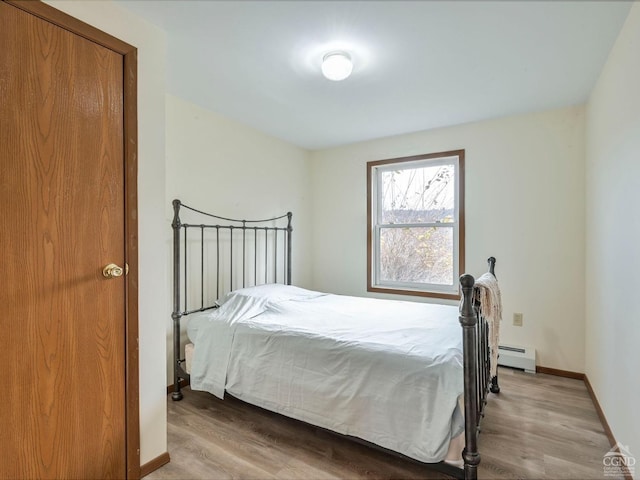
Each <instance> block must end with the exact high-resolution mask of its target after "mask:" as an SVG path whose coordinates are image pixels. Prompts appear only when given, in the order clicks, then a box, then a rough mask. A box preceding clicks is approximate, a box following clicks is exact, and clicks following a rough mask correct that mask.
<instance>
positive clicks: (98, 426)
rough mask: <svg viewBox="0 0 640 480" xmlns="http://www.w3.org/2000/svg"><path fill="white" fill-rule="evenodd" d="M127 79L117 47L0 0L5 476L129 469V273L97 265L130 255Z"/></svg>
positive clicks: (112, 474)
mask: <svg viewBox="0 0 640 480" xmlns="http://www.w3.org/2000/svg"><path fill="white" fill-rule="evenodd" d="M45 7H46V6H45ZM43 11H44V12H49V13H50V12H51V11H54V10H53V9H50V10H47V9H46V8H45V10H43ZM54 12H55V11H54ZM58 13H59V12H58ZM123 82H124V67H123V56H122V55H121V54H120V53H117V52H115V51H113V50H111V49H109V48H106V47H105V46H103V45H100V44H98V43H96V42H94V41H91V40H89V39H87V38H85V37H83V36H80V35H78V34H76V33H73V32H71V31H69V30H68V29H65V28H61V27H60V26H58V25H56V24H53V23H51V22H49V21H47V20H44V19H43V18H39V17H38V16H36V15H33V14H32V13H30V12H27V11H24V10H23V9H22V8H17V7H16V6H14V5H10V4H7V3H4V2H0V148H1V150H0V152H1V153H0V205H1V226H2V229H1V232H0V265H1V268H0V275H1V277H0V278H2V287H1V288H0V307H1V309H2V310H1V312H2V313H1V314H0V332H1V333H0V335H1V338H2V346H1V348H0V364H1V365H2V368H3V371H4V375H3V376H2V378H3V380H4V381H3V382H2V385H3V395H2V400H3V401H2V405H0V412H1V413H0V418H1V419H2V420H1V424H2V433H1V434H0V477H1V478H82V479H90V478H101V479H102V478H125V477H127V474H128V473H130V472H128V466H127V460H128V459H127V451H128V445H127V433H128V432H127V412H128V410H127V408H128V407H127V402H128V400H130V398H128V392H127V388H126V386H127V378H128V377H127V375H128V373H129V372H128V371H127V363H126V361H127V341H128V339H127V327H128V325H129V323H128V322H131V321H132V319H128V318H127V312H128V309H127V291H128V287H127V285H128V283H127V278H126V277H125V276H124V275H123V276H121V277H116V278H110V279H107V278H105V276H104V275H103V271H102V270H103V267H104V266H105V265H107V264H109V263H114V264H117V265H119V266H121V267H124V266H125V261H126V260H127V258H126V251H127V249H126V248H125V241H126V236H127V232H126V220H125V212H126V209H127V208H130V206H128V205H126V204H125V192H126V187H127V185H126V182H125V180H126V179H125V177H126V173H125V165H126V162H125V141H124V139H125V135H124V131H125V130H124V103H123V102H124V94H123V92H124V86H123ZM136 361H137V359H136ZM136 372H137V370H136ZM132 411H135V412H137V410H132ZM130 421H137V419H130ZM138 466H139V463H138Z"/></svg>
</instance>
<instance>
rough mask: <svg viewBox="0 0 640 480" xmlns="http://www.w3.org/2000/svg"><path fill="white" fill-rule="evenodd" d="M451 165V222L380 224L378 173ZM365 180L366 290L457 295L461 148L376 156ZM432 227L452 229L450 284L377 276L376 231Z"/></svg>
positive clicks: (461, 244) (461, 218)
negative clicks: (397, 156)
mask: <svg viewBox="0 0 640 480" xmlns="http://www.w3.org/2000/svg"><path fill="white" fill-rule="evenodd" d="M438 165H453V167H454V195H455V200H454V220H453V222H452V223H443V222H435V223H427V222H425V223H403V224H384V223H382V221H381V217H382V197H381V196H380V195H379V194H378V193H379V192H380V190H381V182H382V173H384V172H388V171H395V170H409V169H415V168H420V167H425V166H428V167H433V166H438ZM367 182H368V191H367V193H368V195H367V198H368V207H367V209H368V217H369V218H368V232H367V243H368V248H367V250H368V255H369V259H368V262H367V266H368V272H367V274H368V281H367V290H368V291H370V292H382V293H396V294H404V295H418V296H429V297H437V298H444V299H459V298H460V289H459V284H458V278H459V276H460V275H461V272H462V271H463V270H464V150H454V151H449V152H439V153H431V154H426V155H416V156H412V157H403V158H394V159H388V160H379V161H375V162H368V163H367ZM412 227H418V228H420V227H436V228H451V229H452V230H453V247H452V250H453V252H452V254H453V279H452V282H453V283H452V285H440V284H432V283H422V282H399V281H388V280H387V281H382V280H380V248H379V247H380V234H381V231H382V229H385V228H412Z"/></svg>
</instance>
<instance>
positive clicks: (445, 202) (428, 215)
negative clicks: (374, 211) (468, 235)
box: [379, 165, 455, 224]
mask: <svg viewBox="0 0 640 480" xmlns="http://www.w3.org/2000/svg"><path fill="white" fill-rule="evenodd" d="M454 175H455V169H454V166H453V165H436V166H424V167H419V168H407V169H402V170H387V171H382V172H380V180H381V185H380V193H379V195H380V198H381V207H382V208H381V212H380V214H381V217H380V222H381V223H387V224H388V223H393V224H399V223H400V224H401V223H435V222H452V221H453V219H454V214H455V212H454V207H455V203H454V202H455V185H454V183H455V182H454Z"/></svg>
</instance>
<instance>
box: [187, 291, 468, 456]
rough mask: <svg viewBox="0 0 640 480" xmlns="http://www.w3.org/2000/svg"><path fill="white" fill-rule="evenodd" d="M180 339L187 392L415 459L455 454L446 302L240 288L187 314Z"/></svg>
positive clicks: (453, 322)
mask: <svg viewBox="0 0 640 480" xmlns="http://www.w3.org/2000/svg"><path fill="white" fill-rule="evenodd" d="M263 293H265V294H266V296H265V295H263ZM188 333H189V337H190V339H191V341H192V342H193V343H194V344H195V350H194V352H193V360H192V365H191V387H192V388H193V389H196V390H206V391H209V392H211V393H213V394H214V395H216V396H218V397H220V398H222V397H223V396H224V392H225V390H226V391H227V392H229V393H230V394H232V395H233V396H235V397H238V398H240V399H242V400H245V401H247V402H249V403H252V404H255V405H258V406H260V407H263V408H267V409H269V410H272V411H276V412H279V413H282V414H284V415H287V416H290V417H293V418H297V419H299V420H303V421H305V422H308V423H311V424H314V425H318V426H320V427H324V428H327V429H330V430H333V431H336V432H338V433H342V434H346V435H352V436H355V437H359V438H362V439H364V440H367V441H369V442H372V443H375V444H377V445H380V446H382V447H385V448H388V449H391V450H394V451H397V452H399V453H402V454H404V455H407V456H409V457H412V458H415V459H417V460H420V461H424V462H438V461H441V460H445V459H449V460H451V459H459V457H460V450H461V448H460V444H459V443H458V444H457V445H456V446H455V448H454V447H452V444H451V441H452V439H453V438H454V437H456V436H459V435H460V433H462V432H463V429H464V425H463V417H462V412H461V409H460V406H459V398H460V396H461V395H462V393H463V374H462V341H461V338H462V335H461V328H460V325H459V322H458V309H457V308H456V307H451V306H445V305H433V304H420V303H412V302H398V301H391V300H377V299H364V298H357V297H345V296H339V295H326V294H321V293H318V292H310V291H308V290H302V289H296V288H295V287H287V288H284V286H277V287H276V286H264V287H252V288H250V289H243V290H240V291H236V292H233V293H232V294H231V295H230V296H229V297H228V298H227V299H226V301H225V302H223V304H222V306H221V308H219V309H218V310H215V311H213V312H205V313H202V314H198V315H196V316H190V320H189V327H188ZM460 439H461V436H460V437H459V438H458V440H460ZM451 455H453V458H452V457H451Z"/></svg>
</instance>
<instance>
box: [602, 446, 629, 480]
mask: <svg viewBox="0 0 640 480" xmlns="http://www.w3.org/2000/svg"><path fill="white" fill-rule="evenodd" d="M635 466H636V459H635V457H634V456H633V455H631V452H630V451H629V447H628V446H627V445H622V444H621V443H620V442H618V443H616V444H615V445H614V446H613V448H612V449H611V450H609V451H608V452H607V453H605V454H604V457H602V470H603V473H604V476H605V477H620V476H624V475H633V474H634V471H635Z"/></svg>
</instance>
